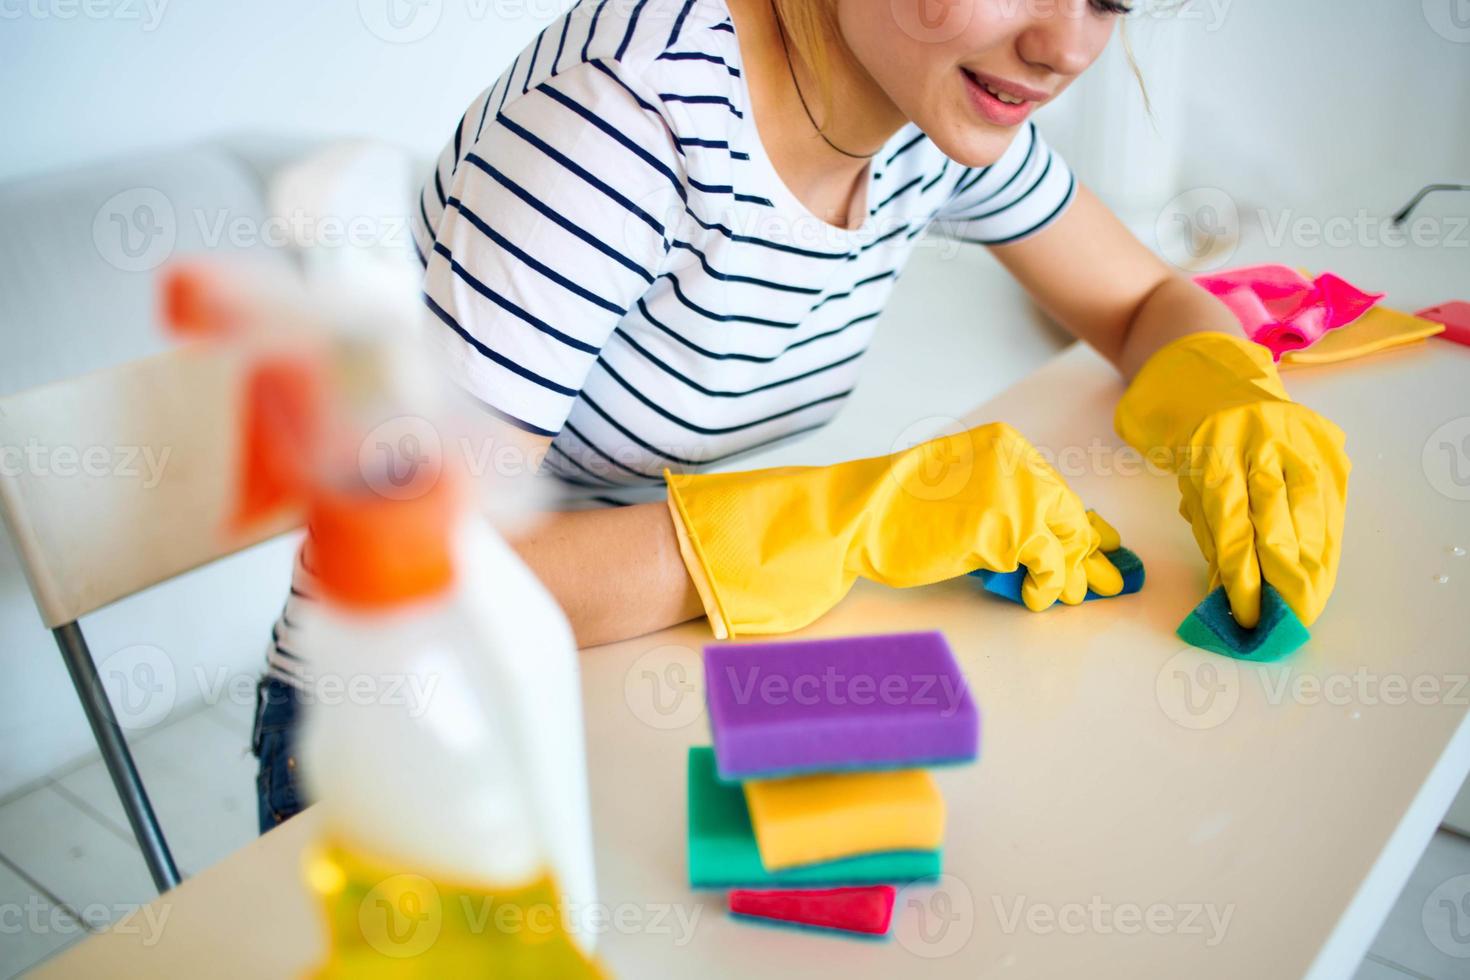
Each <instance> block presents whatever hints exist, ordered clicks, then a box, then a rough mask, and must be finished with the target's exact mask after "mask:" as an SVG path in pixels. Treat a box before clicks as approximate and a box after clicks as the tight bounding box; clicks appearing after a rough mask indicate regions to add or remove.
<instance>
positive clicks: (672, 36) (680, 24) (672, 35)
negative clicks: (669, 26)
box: [664, 0, 694, 48]
mask: <svg viewBox="0 0 1470 980" xmlns="http://www.w3.org/2000/svg"><path fill="white" fill-rule="evenodd" d="M693 7H694V0H684V9H683V10H680V11H679V16H678V17H675V18H674V29H673V30H672V31H669V40H668V43H667V44H665V45H664V47H666V48H672V47H673V46H674V45H675V44H677V43H678V42H679V32H680V31H682V30H683V29H684V18H686V17H688V16H689V11H690V9H692V8H693Z"/></svg>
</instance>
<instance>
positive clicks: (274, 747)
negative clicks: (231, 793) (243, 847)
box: [250, 677, 307, 834]
mask: <svg viewBox="0 0 1470 980" xmlns="http://www.w3.org/2000/svg"><path fill="white" fill-rule="evenodd" d="M300 719H301V702H300V699H299V696H298V694H297V692H296V688H294V687H292V686H291V685H290V684H287V683H285V682H284V681H279V680H276V679H275V678H273V677H263V678H261V680H260V683H259V684H258V685H257V686H256V688H255V731H254V733H253V734H252V735H251V737H250V746H251V748H252V749H253V750H254V752H255V758H257V759H259V760H260V771H259V772H258V773H257V774H256V777H255V797H256V804H257V807H258V809H259V816H260V832H261V833H262V834H263V833H265V832H266V831H267V830H270V829H271V828H272V827H275V826H278V825H279V824H281V823H283V822H284V821H286V820H289V819H290V818H291V817H294V816H295V815H296V814H298V813H300V812H301V811H302V809H304V808H305V806H306V803H307V801H306V799H305V798H304V797H303V795H302V793H301V788H300V785H301V784H300V770H299V768H298V766H297V760H296V737H297V735H298V734H299V732H300Z"/></svg>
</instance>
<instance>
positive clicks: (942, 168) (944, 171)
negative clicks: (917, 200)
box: [919, 157, 949, 194]
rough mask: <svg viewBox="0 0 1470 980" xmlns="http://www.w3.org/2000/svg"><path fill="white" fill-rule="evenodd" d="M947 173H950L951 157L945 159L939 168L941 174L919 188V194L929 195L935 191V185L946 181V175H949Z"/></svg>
mask: <svg viewBox="0 0 1470 980" xmlns="http://www.w3.org/2000/svg"><path fill="white" fill-rule="evenodd" d="M947 173H949V157H945V158H944V163H943V164H941V165H940V167H939V173H937V174H935V175H934V176H933V177H932V178H931V179H930V180H929V182H928V183H926V184H925V185H924V186H923V187H920V188H919V193H920V194H927V193H929V191H930V190H931V189H933V187H934V185H935V184H937V183H939V182H940V181H941V180H943V179H944V175H945V174H947Z"/></svg>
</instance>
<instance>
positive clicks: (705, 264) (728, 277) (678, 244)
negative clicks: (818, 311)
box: [673, 239, 821, 296]
mask: <svg viewBox="0 0 1470 980" xmlns="http://www.w3.org/2000/svg"><path fill="white" fill-rule="evenodd" d="M673 247H674V248H682V249H684V250H685V251H686V252H691V253H693V254H694V255H696V256H698V258H699V264H700V267H701V268H703V269H704V271H705V273H706V274H708V275H709V277H710V278H711V279H718V280H719V281H720V282H739V283H745V284H746V285H750V286H761V287H763V288H765V289H775V290H779V291H781V292H786V293H803V294H805V295H808V296H816V295H818V294H819V293H821V289H819V288H817V287H815V286H798V285H794V284H792V283H786V282H775V281H773V280H770V279H757V278H755V277H754V276H737V275H734V274H733V273H727V272H719V271H717V270H716V269H715V267H714V266H712V265H710V262H709V258H708V257H707V256H706V255H705V254H704V253H703V252H702V251H700V250H699V249H697V248H695V247H694V246H693V245H691V244H689V243H688V242H685V241H680V240H677V239H676V240H675V241H674V243H673Z"/></svg>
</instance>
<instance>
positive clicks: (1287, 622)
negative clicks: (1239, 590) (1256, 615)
mask: <svg viewBox="0 0 1470 980" xmlns="http://www.w3.org/2000/svg"><path fill="white" fill-rule="evenodd" d="M1175 632H1177V633H1178V634H1179V638H1180V639H1182V640H1183V641H1184V642H1186V643H1188V644H1189V645H1190V646H1195V647H1199V648H1201V649H1203V650H1210V651H1212V652H1214V653H1220V654H1224V655H1225V656H1227V657H1234V658H1235V659H1237V660H1255V661H1269V660H1276V659H1279V658H1281V657H1284V656H1286V655H1287V654H1288V653H1291V652H1292V651H1293V650H1295V649H1296V648H1297V647H1299V646H1301V645H1302V644H1303V643H1305V642H1307V640H1309V639H1311V634H1310V633H1308V632H1307V628H1306V627H1305V626H1303V625H1302V621H1301V620H1300V619H1297V618H1296V613H1294V612H1292V611H1291V607H1290V606H1288V605H1287V604H1286V600H1285V599H1283V598H1281V593H1280V592H1277V591H1276V590H1275V589H1274V588H1272V587H1271V584H1270V583H1269V582H1262V583H1261V620H1260V622H1259V623H1257V624H1256V628H1255V629H1250V630H1248V629H1243V628H1242V627H1241V626H1240V624H1238V623H1237V622H1236V621H1235V617H1234V616H1233V615H1231V613H1230V599H1229V598H1228V597H1227V596H1226V595H1225V589H1224V587H1223V586H1222V587H1221V588H1218V589H1216V590H1215V591H1214V592H1211V593H1210V594H1209V595H1207V596H1206V597H1205V601H1204V602H1201V603H1200V604H1199V605H1198V606H1195V607H1194V611H1193V612H1191V613H1190V614H1189V615H1188V616H1185V617H1184V622H1182V623H1180V624H1179V629H1178V630H1176V631H1175Z"/></svg>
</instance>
